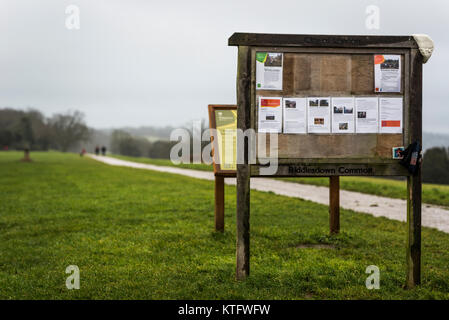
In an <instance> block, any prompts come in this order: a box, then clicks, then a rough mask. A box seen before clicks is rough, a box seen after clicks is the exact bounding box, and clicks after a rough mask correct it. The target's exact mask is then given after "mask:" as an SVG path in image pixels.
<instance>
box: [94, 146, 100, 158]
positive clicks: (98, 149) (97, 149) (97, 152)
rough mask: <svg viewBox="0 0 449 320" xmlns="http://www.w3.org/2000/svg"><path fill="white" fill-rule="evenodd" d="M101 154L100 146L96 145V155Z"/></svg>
mask: <svg viewBox="0 0 449 320" xmlns="http://www.w3.org/2000/svg"><path fill="white" fill-rule="evenodd" d="M99 154H100V147H99V146H96V147H95V155H96V156H98V155H99Z"/></svg>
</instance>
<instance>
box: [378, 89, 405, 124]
mask: <svg viewBox="0 0 449 320" xmlns="http://www.w3.org/2000/svg"><path fill="white" fill-rule="evenodd" d="M379 117H380V128H379V132H380V133H402V97H400V98H379Z"/></svg>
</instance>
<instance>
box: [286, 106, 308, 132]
mask: <svg viewBox="0 0 449 320" xmlns="http://www.w3.org/2000/svg"><path fill="white" fill-rule="evenodd" d="M283 102H284V103H283V104H284V133H306V129H307V128H306V105H307V99H306V98H283Z"/></svg>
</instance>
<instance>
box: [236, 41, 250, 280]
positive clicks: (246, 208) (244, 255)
mask: <svg viewBox="0 0 449 320" xmlns="http://www.w3.org/2000/svg"><path fill="white" fill-rule="evenodd" d="M238 50H239V51H238V67H237V129H240V130H242V131H243V132H245V131H246V130H247V129H249V128H250V110H251V107H250V103H251V102H250V101H251V100H250V84H251V80H250V79H251V78H250V74H251V50H250V48H249V47H248V46H239V49H238ZM238 146H239V143H238V142H237V147H238ZM243 148H244V150H243V157H244V159H239V156H237V248H236V260H237V264H236V278H237V280H244V279H245V278H246V277H247V276H249V214H250V203H249V202H250V172H249V164H248V142H247V141H245V142H244V143H243ZM240 152H241V151H239V150H237V155H239V154H240Z"/></svg>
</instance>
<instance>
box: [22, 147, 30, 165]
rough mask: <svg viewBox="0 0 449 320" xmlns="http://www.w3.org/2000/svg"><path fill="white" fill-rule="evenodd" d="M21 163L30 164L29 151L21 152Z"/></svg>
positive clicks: (26, 149)
mask: <svg viewBox="0 0 449 320" xmlns="http://www.w3.org/2000/svg"><path fill="white" fill-rule="evenodd" d="M22 161H23V162H31V158H30V149H28V148H25V149H24V150H23V159H22Z"/></svg>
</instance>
